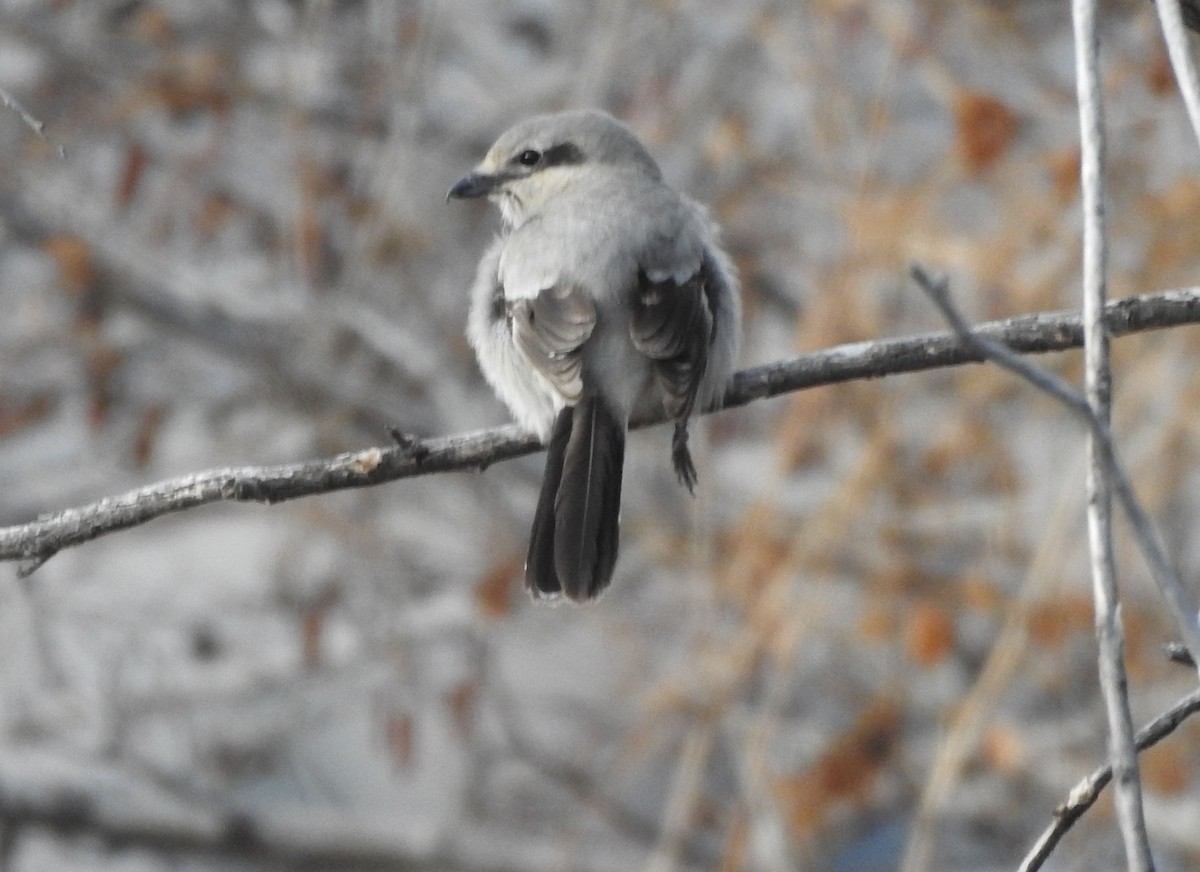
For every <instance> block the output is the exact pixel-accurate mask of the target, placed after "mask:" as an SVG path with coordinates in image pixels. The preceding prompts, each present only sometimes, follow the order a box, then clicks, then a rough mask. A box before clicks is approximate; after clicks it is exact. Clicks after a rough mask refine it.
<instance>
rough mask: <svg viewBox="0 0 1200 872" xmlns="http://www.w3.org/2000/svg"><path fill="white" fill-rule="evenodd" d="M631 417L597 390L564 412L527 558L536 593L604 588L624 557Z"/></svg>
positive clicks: (574, 593)
mask: <svg viewBox="0 0 1200 872" xmlns="http://www.w3.org/2000/svg"><path fill="white" fill-rule="evenodd" d="M624 462H625V424H624V422H622V421H620V420H618V419H617V417H616V416H615V415H614V414H613V413H612V411H611V410H610V409H609V408H608V405H607V404H606V403H605V402H604V400H603V399H601V398H600V397H597V396H586V395H585V396H584V397H583V398H582V399H581V400H580V401H579V402H578V403H577V404H576V405H574V406H568V407H567V408H565V409H563V410H562V411H561V412H559V414H558V418H557V419H556V420H555V422H554V429H553V430H552V432H551V435H550V445H549V448H548V450H547V454H546V473H545V475H544V476H543V478H542V491H541V495H540V496H539V497H538V505H537V511H536V513H535V515H534V519H533V532H532V533H531V534H530V537H529V556H528V558H527V559H526V562H525V584H526V586H527V587H528V588H529V589H530V591H532V592H533V593H534V595H536V596H552V595H554V594H558V593H562V594H564V595H565V596H566V597H567V598H568V599H572V600H575V601H577V602H578V601H582V600H589V599H592V598H593V597H596V596H598V595H599V594H600V592H601V591H602V590H604V588H605V587H607V586H608V582H609V580H610V579H611V578H612V572H613V566H614V565H615V564H616V562H617V546H618V518H619V517H620V513H621V470H622V467H623V466H624Z"/></svg>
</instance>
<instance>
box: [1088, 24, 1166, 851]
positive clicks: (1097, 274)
mask: <svg viewBox="0 0 1200 872" xmlns="http://www.w3.org/2000/svg"><path fill="white" fill-rule="evenodd" d="M1071 19H1072V21H1073V23H1074V29H1075V90H1076V102H1077V103H1078V106H1079V143H1080V159H1079V164H1080V167H1079V170H1080V186H1081V189H1082V192H1083V198H1082V199H1083V322H1084V323H1083V330H1084V343H1083V347H1084V355H1083V356H1084V390H1085V392H1086V397H1087V403H1088V406H1089V407H1090V408H1091V412H1092V415H1093V416H1094V417H1095V418H1096V420H1097V421H1099V422H1100V423H1102V424H1103V425H1104V430H1105V431H1108V432H1111V426H1112V370H1111V368H1110V366H1109V353H1108V335H1107V334H1106V333H1105V332H1104V321H1103V314H1104V304H1105V302H1107V299H1108V227H1107V225H1108V222H1107V220H1106V214H1105V199H1106V198H1105V184H1104V158H1105V151H1106V148H1105V145H1106V143H1105V137H1104V133H1105V131H1104V95H1103V91H1102V89H1101V87H1100V34H1099V31H1098V30H1097V26H1096V0H1073V2H1072V4H1071ZM1087 456H1088V474H1087V529H1088V553H1089V556H1090V558H1091V566H1092V600H1093V601H1094V602H1095V604H1096V614H1095V625H1096V648H1097V657H1098V660H1099V664H1098V666H1099V673H1100V692H1101V695H1102V697H1103V699H1104V710H1105V715H1106V717H1107V720H1108V759H1109V763H1110V764H1111V766H1112V768H1113V771H1114V772H1115V773H1116V778H1117V788H1116V797H1115V805H1116V809H1117V824H1118V828H1119V829H1120V831H1121V841H1122V842H1123V844H1124V846H1125V864H1126V868H1127V869H1128V870H1129V872H1153V869H1154V860H1153V858H1152V857H1151V855H1150V837H1149V835H1148V834H1147V833H1146V816H1145V812H1144V810H1143V807H1142V780H1141V773H1140V772H1139V771H1138V759H1137V749H1136V748H1135V747H1134V738H1133V715H1132V714H1130V711H1129V690H1128V679H1127V678H1126V675H1125V632H1124V628H1123V627H1122V626H1121V613H1120V605H1119V602H1120V600H1119V598H1118V594H1117V568H1116V558H1115V554H1114V551H1113V533H1112V481H1111V479H1112V474H1111V473H1110V471H1109V470H1110V467H1109V464H1108V463H1107V462H1106V461H1107V457H1106V449H1105V446H1104V444H1103V443H1102V441H1101V440H1100V439H1098V438H1097V437H1096V435H1095V433H1093V432H1090V431H1089V433H1088V436H1087Z"/></svg>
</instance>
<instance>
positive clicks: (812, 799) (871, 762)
mask: <svg viewBox="0 0 1200 872" xmlns="http://www.w3.org/2000/svg"><path fill="white" fill-rule="evenodd" d="M902 717H903V709H902V708H901V707H900V706H899V705H898V704H897V703H896V701H895V700H892V699H879V700H877V701H876V702H875V703H873V704H872V705H871V706H870V707H869V708H867V709H866V710H865V711H864V712H863V713H862V714H861V715H860V716H859V718H858V721H857V722H856V723H855V724H854V726H852V727H851V728H850V730H849V731H848V732H846V733H845V734H844V735H842V736H841V737H840V738H838V739H837V740H836V741H835V742H834V743H833V744H832V745H830V746H829V748H828V749H827V750H826V751H825V753H823V754H822V755H821V756H820V758H818V760H817V761H816V762H815V763H814V764H813V765H812V766H811V767H809V768H808V769H805V770H803V771H801V772H799V773H797V774H795V775H792V776H789V777H786V778H781V779H778V780H777V781H776V782H775V784H774V785H773V787H774V791H775V794H776V796H777V798H778V800H779V803H780V805H781V806H782V808H783V809H784V811H785V813H786V817H787V821H788V824H789V827H790V829H791V831H792V834H793V835H794V836H795V837H797V838H807V837H808V836H810V835H811V834H812V832H813V830H814V829H815V828H816V827H818V826H819V825H820V824H821V822H822V821H823V820H824V819H825V818H826V816H827V815H828V814H829V812H830V811H832V810H833V806H835V805H836V804H840V803H851V804H854V805H858V804H861V803H863V802H865V801H866V800H868V799H869V798H870V793H871V789H872V788H873V787H874V784H875V780H876V779H877V778H878V777H879V774H880V772H881V771H882V769H883V767H884V766H885V765H886V764H887V763H888V761H889V760H891V758H892V756H893V755H894V754H895V751H896V744H897V741H898V740H899V737H900V727H901V723H902Z"/></svg>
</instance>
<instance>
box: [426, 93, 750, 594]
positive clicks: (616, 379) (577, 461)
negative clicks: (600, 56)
mask: <svg viewBox="0 0 1200 872" xmlns="http://www.w3.org/2000/svg"><path fill="white" fill-rule="evenodd" d="M472 198H486V199H487V200H489V201H490V202H491V203H493V204H494V205H496V206H497V207H498V208H499V211H500V216H501V225H502V226H501V229H500V231H499V232H498V233H497V234H496V236H495V238H494V239H493V240H492V242H491V244H490V245H489V246H488V247H487V248H486V250H485V251H484V253H483V255H482V257H481V259H480V261H479V265H478V269H477V271H476V275H475V280H474V284H473V287H472V291H471V301H470V306H469V313H468V318H467V337H468V340H469V342H470V344H471V346H472V347H473V348H474V350H475V354H476V357H477V359H478V362H479V366H480V369H481V370H482V372H483V375H484V377H485V379H486V380H487V382H488V383H489V384H490V385H491V387H492V388H493V390H494V391H495V392H496V394H497V395H498V396H499V398H500V399H501V400H502V401H503V402H504V403H505V405H507V406H508V408H509V410H510V411H511V412H512V414H513V416H514V417H515V418H516V420H517V421H518V422H519V423H520V424H521V425H523V426H524V427H525V428H527V429H528V430H530V431H532V432H533V433H535V434H537V435H538V436H539V437H541V439H542V441H543V442H544V444H545V445H546V446H547V454H546V467H545V473H544V475H543V478H542V484H541V489H540V492H539V496H538V502H537V508H536V509H535V511H534V519H533V528H532V531H531V533H530V539H529V549H528V553H527V558H526V562H525V585H526V587H527V588H528V589H529V591H530V592H531V593H532V594H533V595H534V596H535V598H549V599H555V598H560V597H566V598H567V599H568V600H571V601H575V602H585V601H589V600H593V599H595V598H596V597H598V596H599V595H600V594H601V593H602V592H603V591H604V590H605V589H606V588H607V587H608V585H609V583H610V581H611V579H612V575H613V569H614V567H615V565H616V561H617V552H618V544H619V517H620V504H621V481H622V470H623V464H624V458H625V442H626V433H627V431H628V428H629V422H630V420H631V419H633V418H634V417H635V416H636V417H652V416H655V415H657V416H659V417H661V416H663V415H665V416H666V417H667V418H668V419H669V420H672V421H673V422H674V431H673V435H672V439H671V460H672V465H673V468H674V471H675V474H676V476H677V477H678V479H679V481H680V482H681V483H682V485H683V486H684V487H686V488H687V489H688V491H689V492H691V491H693V489H694V487H695V484H696V481H697V473H696V467H695V464H694V463H693V461H692V457H691V452H690V451H689V449H688V422H689V419H690V418H691V416H692V415H693V414H695V413H697V412H699V411H703V410H706V409H710V408H715V407H716V406H717V405H718V404H719V403H720V400H721V398H722V396H723V394H724V388H725V385H726V382H727V380H728V378H729V376H730V374H731V373H732V371H733V366H734V364H735V361H736V358H737V354H738V345H739V333H740V329H741V297H740V290H739V287H738V279H737V274H736V272H735V269H734V266H733V262H732V260H731V258H730V257H729V255H728V254H727V253H726V251H725V249H724V248H723V247H722V243H721V240H720V231H719V228H718V227H717V225H716V223H715V221H714V220H713V219H712V218H711V217H710V216H709V213H708V212H707V210H706V209H705V208H704V207H703V206H701V205H700V204H699V203H697V202H695V201H693V200H692V199H690V198H688V197H687V196H685V195H683V194H680V193H678V192H677V191H676V190H675V189H674V188H672V187H671V186H670V185H668V184H667V183H666V182H665V181H664V180H663V175H662V171H661V170H660V168H659V166H658V164H657V163H656V162H655V160H654V158H653V157H652V156H651V154H650V152H649V151H648V150H647V148H646V146H645V145H644V144H643V143H642V141H641V140H640V139H639V138H638V137H637V135H636V134H635V133H634V132H633V131H632V130H631V129H630V128H629V127H627V126H626V125H625V124H624V123H622V122H621V121H619V120H617V119H616V118H615V117H613V116H612V115H610V114H608V113H606V112H603V111H600V110H596V109H584V110H574V111H563V112H556V113H550V114H542V115H536V116H533V117H530V118H526V119H524V120H522V121H519V122H517V123H516V124H514V125H513V126H512V127H510V128H509V129H507V130H506V131H504V132H503V133H502V134H501V135H500V137H499V138H498V139H497V140H496V141H495V143H494V144H493V145H492V146H491V148H490V149H488V151H487V153H486V155H485V156H484V158H483V160H482V161H481V162H480V163H479V164H478V165H477V166H476V167H475V168H474V169H473V170H471V171H470V172H469V173H468V174H467V175H466V176H464V177H463V178H462V179H461V180H459V181H458V182H457V183H456V184H454V186H453V187H451V188H450V191H449V193H448V195H447V200H449V199H472Z"/></svg>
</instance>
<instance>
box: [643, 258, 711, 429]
mask: <svg viewBox="0 0 1200 872" xmlns="http://www.w3.org/2000/svg"><path fill="white" fill-rule="evenodd" d="M717 281H719V276H718V275H717V274H716V271H715V270H714V269H713V268H712V265H711V263H710V262H709V259H708V258H705V259H704V260H702V261H701V263H700V268H699V269H698V270H696V271H695V272H694V273H692V275H690V276H688V277H686V278H684V279H680V278H679V277H678V276H672V275H665V274H660V273H648V272H647V271H645V270H643V271H640V272H639V274H638V284H637V288H636V289H635V292H634V299H633V307H632V317H631V319H630V322H629V332H630V337H631V339H632V340H633V345H634V348H636V349H637V350H638V351H639V352H641V353H642V354H644V355H645V356H646V357H648V358H650V359H651V360H652V361H654V372H655V376H656V380H657V382H658V385H659V387H660V388H661V389H662V392H663V407H664V409H665V410H666V412H667V414H668V415H669V416H670V417H672V418H675V419H686V418H687V417H688V416H689V415H690V414H691V412H692V407H693V405H694V404H695V401H696V392H697V390H698V389H699V387H700V382H701V380H702V379H703V378H704V370H705V366H706V364H707V362H708V348H709V345H710V344H711V342H712V333H713V304H712V300H713V298H714V295H715V294H716V293H717V290H718V288H717V285H716V282H717Z"/></svg>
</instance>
